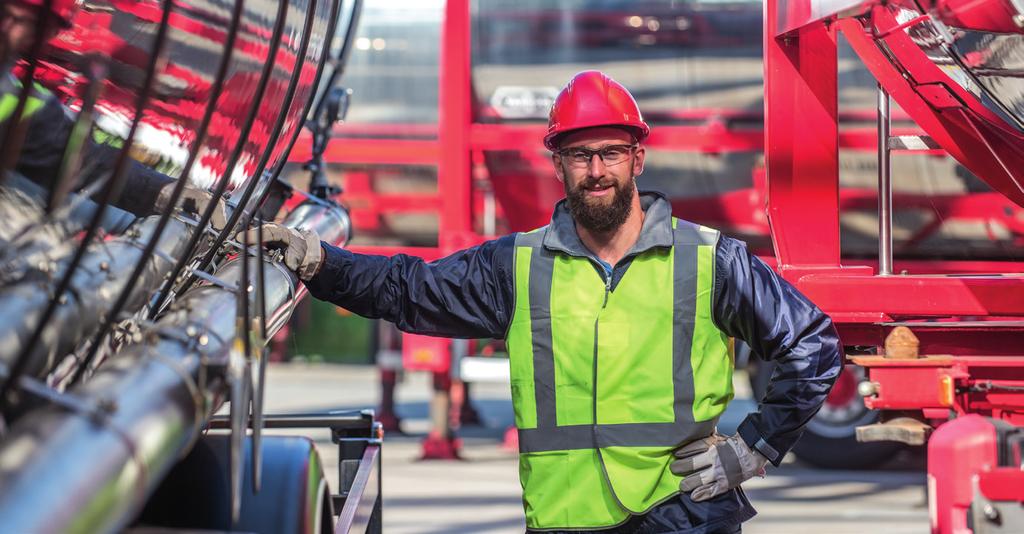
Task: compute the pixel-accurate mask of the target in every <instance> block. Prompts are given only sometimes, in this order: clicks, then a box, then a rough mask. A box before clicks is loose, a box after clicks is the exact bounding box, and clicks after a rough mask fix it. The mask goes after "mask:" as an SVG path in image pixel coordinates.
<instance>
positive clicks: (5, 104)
mask: <svg viewBox="0 0 1024 534" xmlns="http://www.w3.org/2000/svg"><path fill="white" fill-rule="evenodd" d="M45 103H46V102H45V101H44V100H42V99H40V98H37V97H34V96H29V97H28V99H27V100H26V101H25V109H24V111H22V114H21V117H22V119H25V118H28V117H31V116H32V115H33V114H35V112H37V111H39V110H40V109H42V107H43V104H45ZM17 107H18V95H14V94H5V95H3V96H0V122H4V121H6V120H8V119H10V118H11V115H12V114H13V113H14V109H15V108H17Z"/></svg>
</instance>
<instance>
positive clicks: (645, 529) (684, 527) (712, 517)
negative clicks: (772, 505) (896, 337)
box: [527, 488, 757, 534]
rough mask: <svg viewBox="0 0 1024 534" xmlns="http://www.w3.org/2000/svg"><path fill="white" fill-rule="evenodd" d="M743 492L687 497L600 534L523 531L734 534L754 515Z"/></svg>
mask: <svg viewBox="0 0 1024 534" xmlns="http://www.w3.org/2000/svg"><path fill="white" fill-rule="evenodd" d="M755 514H757V512H756V511H754V507H753V506H751V505H750V501H748V500H747V496H746V495H744V493H743V490H742V489H740V488H736V489H735V490H732V491H728V492H726V493H724V494H722V495H719V496H718V497H715V498H713V499H710V500H707V501H701V502H694V501H693V500H691V499H690V496H689V495H688V494H685V493H683V494H679V495H676V496H675V497H673V498H671V499H669V500H667V501H665V502H663V503H661V504H659V505H657V506H655V507H654V508H651V509H650V510H648V511H647V513H645V514H643V515H637V516H633V517H631V518H630V519H629V520H628V521H626V522H625V523H623V524H621V525H619V526H616V527H612V528H606V529H600V530H565V531H550V530H538V531H533V530H527V533H528V534H541V533H543V534H585V533H592V534H737V533H739V532H742V523H743V522H744V521H746V520H748V519H750V518H751V517H754V515H755Z"/></svg>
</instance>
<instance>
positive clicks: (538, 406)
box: [507, 218, 733, 529]
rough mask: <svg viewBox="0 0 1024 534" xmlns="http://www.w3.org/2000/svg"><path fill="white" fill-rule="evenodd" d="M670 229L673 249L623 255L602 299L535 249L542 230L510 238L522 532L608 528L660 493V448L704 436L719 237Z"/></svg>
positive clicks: (665, 486) (587, 267)
mask: <svg viewBox="0 0 1024 534" xmlns="http://www.w3.org/2000/svg"><path fill="white" fill-rule="evenodd" d="M672 227H673V236H674V240H673V241H674V243H673V246H672V248H665V247H660V248H653V249H650V250H647V251H645V252H642V253H641V254H639V255H638V256H636V257H635V258H634V259H633V261H632V264H631V265H630V266H629V268H628V270H627V271H626V273H625V274H624V275H623V276H622V278H621V280H620V281H619V282H618V285H617V286H616V287H615V288H614V291H610V290H609V287H610V282H606V281H605V280H603V279H602V277H601V275H600V274H598V272H597V270H596V269H595V268H594V265H593V263H592V260H590V259H588V258H585V257H576V256H572V255H569V254H566V253H564V252H557V251H552V250H548V249H546V248H544V246H543V245H542V240H543V236H544V231H545V230H544V229H543V228H542V229H539V230H534V231H533V232H529V233H523V234H519V235H518V236H517V237H516V244H515V300H516V302H515V311H514V314H513V317H512V322H511V325H510V327H509V331H508V335H507V344H508V351H509V358H510V360H511V381H512V403H513V407H514V409H515V422H516V426H517V427H518V429H519V477H520V482H521V484H522V486H523V503H524V507H525V509H526V524H527V527H529V528H531V529H546V528H547V529H552V528H599V527H607V526H613V525H617V524H619V523H622V522H623V521H625V520H627V519H628V518H629V516H630V514H631V513H632V514H642V513H644V512H646V511H647V510H649V509H650V508H651V507H653V506H655V505H656V504H659V503H661V502H664V501H665V500H667V499H669V498H671V497H673V496H674V495H676V494H677V493H679V483H680V481H681V480H682V479H681V477H679V476H676V475H674V474H672V472H671V471H670V470H669V465H670V464H671V463H672V460H673V456H672V450H673V448H675V447H677V446H679V445H681V444H683V443H687V442H689V441H692V440H694V439H698V438H703V437H706V436H708V435H711V434H712V433H713V432H714V429H715V425H716V423H717V422H718V417H719V416H720V415H721V413H722V412H723V411H724V410H725V407H726V405H727V404H728V403H729V401H730V400H732V397H733V390H732V372H733V357H732V353H731V351H730V348H729V339H728V337H727V336H726V335H725V334H724V333H722V331H721V330H719V329H718V327H717V326H716V325H715V324H714V322H713V320H712V305H713V304H712V292H713V287H714V264H715V247H716V245H717V242H718V236H719V234H718V232H717V231H715V230H711V229H709V228H704V227H700V226H697V225H694V224H691V223H688V222H686V221H681V220H678V219H675V218H673V219H672ZM595 385H596V388H595Z"/></svg>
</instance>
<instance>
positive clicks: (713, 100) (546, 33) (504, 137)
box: [291, 0, 1024, 467]
mask: <svg viewBox="0 0 1024 534" xmlns="http://www.w3.org/2000/svg"><path fill="white" fill-rule="evenodd" d="M521 4H522V3H521V2H515V1H511V0H496V1H495V2H488V3H478V4H475V5H474V4H473V3H471V2H468V1H467V0H450V1H447V2H445V3H444V4H443V5H441V4H436V5H437V6H439V7H436V8H435V10H434V11H431V10H430V9H428V8H422V7H420V6H419V5H417V9H420V11H415V13H413V14H406V15H404V16H405V17H407V19H408V20H403V19H402V17H403V14H402V13H398V12H396V10H394V9H392V8H390V7H389V3H387V2H381V3H380V5H379V6H375V5H374V3H373V2H371V3H369V5H367V7H366V15H364V17H363V20H362V22H361V25H362V27H363V29H362V30H361V33H360V38H359V39H357V41H360V40H361V41H362V42H363V45H362V48H359V47H358V46H357V50H356V51H355V52H354V54H353V61H352V65H350V68H349V69H348V70H347V71H346V79H345V83H346V84H347V85H351V86H353V87H354V90H355V94H354V97H353V98H354V99H355V101H356V102H357V105H356V106H354V111H353V114H352V115H351V116H350V118H349V121H348V122H347V123H346V124H344V125H341V126H339V127H338V128H337V129H336V130H335V132H334V137H333V139H332V140H331V141H330V143H329V144H328V147H327V152H326V154H325V159H326V161H327V162H328V163H329V164H333V165H334V166H335V167H334V168H335V169H340V173H339V174H340V175H341V176H336V179H338V180H339V182H341V183H343V185H344V188H345V195H344V197H343V198H344V202H345V203H346V205H347V207H348V208H349V209H350V211H351V214H352V220H353V226H354V232H355V241H354V242H353V243H351V244H350V248H352V249H353V250H357V251H360V252H367V253H380V254H394V253H400V252H404V253H411V254H414V255H418V256H421V257H424V258H426V259H434V258H437V257H440V256H442V255H444V254H446V253H449V252H451V251H453V250H456V249H458V248H461V247H464V246H467V245H471V244H474V243H477V242H479V241H482V240H484V239H486V238H488V237H491V236H493V235H495V234H500V233H504V232H506V231H519V230H527V229H531V228H535V227H538V226H541V225H544V224H546V223H547V220H548V218H549V216H550V210H551V207H552V206H553V205H554V203H555V202H556V201H557V200H559V199H560V198H561V197H562V196H563V192H562V189H561V185H560V184H559V183H558V182H557V181H556V180H554V179H553V177H552V176H551V167H550V165H551V163H550V159H549V155H548V153H547V152H546V151H545V150H544V149H543V145H542V143H541V138H542V137H543V134H544V131H545V126H546V120H545V119H546V110H547V107H548V106H549V105H550V102H549V101H547V100H545V99H546V98H548V99H549V98H551V97H553V94H554V92H557V87H555V88H550V87H548V88H547V89H545V86H543V85H541V84H558V83H561V82H562V81H564V80H565V79H568V77H569V76H571V75H572V74H573V73H575V72H576V71H578V70H583V69H585V68H593V67H595V66H597V67H599V68H602V69H603V70H605V71H606V72H610V73H612V75H613V76H614V77H615V78H616V79H617V80H620V81H622V82H623V83H625V84H626V85H627V86H628V87H630V89H631V91H632V92H633V93H634V95H637V98H638V100H639V101H640V105H641V108H642V109H643V110H644V115H645V119H646V120H647V121H648V122H649V123H651V124H652V126H653V132H652V135H651V137H650V138H649V139H648V142H647V146H648V149H649V157H648V165H647V170H646V171H645V175H644V176H643V177H641V179H640V185H641V187H652V188H654V189H659V190H662V191H665V192H667V193H669V196H670V199H671V200H672V202H673V206H674V211H675V213H676V214H677V215H678V216H680V217H684V218H687V219H690V220H695V221H698V222H700V223H702V224H706V225H709V226H712V227H715V228H719V229H721V230H723V231H725V232H726V233H729V234H731V235H734V236H737V237H741V238H743V239H745V240H746V241H747V242H748V244H749V245H750V246H751V248H752V249H754V250H756V251H758V253H759V254H763V255H764V257H765V259H766V260H768V261H769V262H770V263H772V264H774V262H775V261H776V258H775V257H774V256H773V254H775V250H777V249H776V248H775V245H777V244H778V243H779V240H778V239H773V234H772V233H771V232H770V229H769V218H768V216H767V215H766V211H765V209H764V207H765V205H766V204H767V202H768V199H769V188H768V186H767V181H766V180H765V169H764V167H763V163H762V161H763V158H762V156H761V152H762V151H763V149H764V146H765V145H764V127H763V124H764V114H763V113H762V111H761V110H762V108H763V107H764V106H763V103H762V98H763V95H764V91H763V90H762V86H761V80H762V70H763V68H762V45H761V38H760V37H761V34H760V25H761V24H762V4H761V2H759V1H752V0H733V1H729V2H715V3H692V4H691V3H688V2H687V3H684V2H669V1H667V0H666V1H664V2H657V1H655V2H644V3H637V2H621V3H615V2H595V3H594V5H593V6H590V7H591V8H592V9H576V10H573V9H570V8H569V7H568V6H569V4H570V3H559V2H551V3H545V4H544V5H543V6H540V4H538V5H537V6H532V5H531V6H523V5H521ZM572 5H573V6H576V8H579V4H578V3H575V4H572ZM374 9H379V10H382V11H383V12H385V13H384V14H382V15H381V17H380V21H379V23H377V25H376V26H375V25H374V24H375V21H374V19H373V12H374ZM406 11H408V10H406ZM581 11H586V13H581ZM385 14H386V16H384V15H385ZM554 21H560V22H558V23H555V22H554ZM610 25H615V27H614V29H612V28H611V26H610ZM416 32H422V33H423V37H422V38H421V39H419V40H417V39H416V38H415V37H414V36H415V35H418V34H417V33H416ZM591 34H600V35H599V36H595V35H591ZM652 36H653V37H652ZM610 41H614V42H610ZM438 43H439V45H440V46H439V49H437V46H438ZM431 46H434V47H435V50H436V54H435V55H431V54H430V53H429V49H430V47H431ZM392 47H394V50H395V51H394V52H390V51H391V50H392ZM424 50H427V52H425V51H424ZM574 50H575V51H576V52H581V51H582V53H578V54H576V55H573V53H575V52H573V53H570V52H572V51H574ZM567 51H568V52H567ZM840 52H841V53H840V56H841V58H840V60H841V61H845V63H843V65H844V69H846V70H845V73H846V75H847V78H848V79H849V78H855V79H856V78H858V77H861V78H867V77H868V76H869V75H868V73H867V71H865V70H863V67H857V66H854V63H856V64H857V65H859V60H858V59H857V58H856V55H855V54H854V53H853V52H852V51H850V50H848V49H846V48H841V49H840ZM389 53H392V54H394V56H393V57H398V56H399V55H401V57H402V58H406V57H409V56H416V57H418V58H420V59H417V60H416V61H414V62H410V63H397V64H395V63H389V62H388V60H387V54H389ZM417 54H419V55H417ZM843 54H845V55H846V56H848V57H844V56H843ZM377 57H384V59H381V60H377V59H374V58H377ZM666 58H667V59H666ZM402 61H405V60H404V59H403V60H402ZM851 62H852V63H851ZM633 65H639V66H636V67H635V68H634V67H633ZM857 68H859V69H861V70H860V71H857V70H856V69H857ZM629 69H633V70H629ZM424 72H428V73H429V74H423V73H424ZM858 72H862V73H863V76H861V75H859V74H857V73H858ZM538 73H541V74H538ZM652 73H655V74H652ZM851 73H852V74H857V75H856V76H854V75H851ZM368 79H370V80H382V81H381V82H379V83H376V84H368V83H366V80H368ZM862 81H863V80H862ZM519 84H521V86H520V85H519ZM397 87H410V88H413V89H408V90H407V91H409V92H412V93H414V94H413V95H411V96H410V95H404V94H399V92H400V91H399V90H398V89H396V88H397ZM669 88H670V89H669ZM548 89H551V91H548V92H545V91H546V90H548ZM855 89H856V91H849V90H847V91H846V92H842V91H841V92H840V99H841V101H842V102H841V104H840V107H839V109H838V110H837V112H836V118H838V119H839V123H840V127H839V129H838V132H837V134H836V135H837V140H836V143H837V147H838V148H839V149H841V150H842V152H843V154H844V156H843V158H844V159H841V160H840V165H842V166H844V171H850V170H851V167H852V168H853V169H852V170H853V171H855V172H854V173H853V174H857V172H859V173H860V174H861V175H864V176H861V177H860V179H859V180H860V181H854V182H853V183H848V182H849V181H848V182H847V183H844V184H843V185H842V187H835V188H834V189H830V192H829V193H828V194H831V195H834V196H833V197H831V200H829V202H830V204H829V205H831V204H834V202H832V201H833V200H835V199H838V206H837V210H838V211H837V212H832V213H831V215H832V216H835V215H839V216H842V217H844V218H845V219H844V221H843V223H842V224H841V225H840V224H839V223H838V222H836V221H833V222H832V223H830V226H826V227H821V228H818V229H817V230H815V232H811V233H818V234H821V233H823V232H824V233H828V232H829V231H831V230H833V229H835V228H837V227H841V228H842V239H841V241H842V249H841V252H842V257H843V259H844V260H843V261H844V265H850V266H858V267H860V268H861V269H862V270H863V272H870V270H871V269H873V268H875V266H876V265H877V260H876V259H875V258H873V257H871V256H873V250H874V247H875V241H876V239H877V238H876V237H875V235H874V234H873V228H874V223H873V222H870V221H873V219H874V217H875V214H874V211H875V209H876V196H877V192H876V190H875V188H874V185H873V182H874V170H873V167H872V166H873V165H875V161H874V157H873V153H874V152H875V150H876V146H877V134H876V132H875V130H874V122H875V113H874V112H873V110H872V109H871V108H872V107H873V106H874V98H873V90H874V85H873V82H872V83H871V85H869V86H868V85H865V84H864V83H862V84H861V86H860V87H855ZM858 91H859V92H858ZM384 94H388V95H391V96H390V97H389V98H385V97H384V96H382V95H384ZM723 94H725V95H728V96H727V97H722V96H719V95H723ZM864 94H867V95H868V96H867V97H866V98H865V97H863V95H864ZM666 95H670V96H666ZM709 95H710V96H709ZM858 95H861V96H858ZM417 106H419V107H417ZM517 106H518V107H517ZM503 108H505V109H503ZM368 109H373V110H377V112H376V114H375V115H373V114H368V113H366V112H365V110H368ZM360 110H363V111H360ZM892 121H893V124H892V131H891V134H892V135H895V136H901V137H900V139H904V140H907V142H911V141H910V140H912V139H920V135H921V134H922V133H923V132H922V130H921V128H919V127H918V126H917V125H916V124H914V123H913V122H912V121H911V118H910V117H909V116H908V114H907V113H906V112H905V111H903V110H895V111H893V113H892ZM310 146H311V143H310V139H309V138H308V137H305V138H300V139H299V141H298V143H297V145H296V149H295V150H294V151H293V153H292V155H291V161H293V162H303V161H306V159H307V158H308V154H309V149H310ZM912 148H913V147H911V146H900V145H896V146H894V147H893V150H894V151H897V152H899V153H900V157H899V159H898V160H896V162H894V169H896V171H897V172H899V173H900V176H902V177H908V178H911V179H912V180H910V181H914V180H916V181H917V182H916V183H917V184H918V185H916V186H909V187H908V186H906V185H904V184H900V183H897V187H896V189H895V191H894V192H893V204H894V206H895V209H896V223H897V224H896V231H895V237H896V242H895V245H894V249H895V256H896V258H895V260H894V265H893V267H892V268H893V270H894V272H900V271H903V270H906V271H908V272H913V273H927V274H941V273H949V272H972V273H985V272H1001V271H1009V272H1021V271H1024V264H1021V263H1016V262H1012V261H997V262H993V261H989V260H993V259H999V260H1018V261H1019V259H1020V258H1021V257H1024V249H1021V248H1020V247H1019V245H1020V244H1021V243H1022V242H1024V210H1022V209H1021V208H1020V206H1018V205H1016V204H1014V203H1013V202H1012V201H1010V200H1008V199H1007V198H1006V197H1005V196H1004V195H1002V194H1000V193H998V192H993V191H990V190H988V188H987V186H985V185H984V183H983V182H981V181H980V180H976V179H973V182H977V183H976V184H973V185H972V183H971V182H972V180H968V179H967V178H966V177H960V176H959V175H960V174H963V175H969V174H971V173H970V172H969V171H967V170H964V169H962V168H955V166H954V165H952V164H949V158H948V156H946V152H945V151H944V150H942V149H941V148H938V147H937V146H935V145H931V146H924V147H918V148H924V150H917V151H912V150H911V149H912ZM908 162H910V164H912V166H910V167H909V168H908ZM901 165H902V167H901ZM868 167H871V168H868ZM864 171H866V172H864ZM410 176H411V177H413V178H415V177H423V176H425V177H426V178H427V179H426V180H425V181H426V182H429V186H428V187H423V188H421V189H420V190H419V191H418V192H412V191H410V189H409V188H407V187H404V185H405V184H407V183H408V181H409V179H410ZM434 176H436V180H435V179H434ZM935 177H939V178H935ZM863 178H866V179H867V182H869V185H865V183H864V182H865V180H864V179H863ZM971 178H973V177H971ZM389 180H395V181H396V182H398V183H400V184H402V186H403V187H394V186H393V187H391V188H390V189H389V188H388V187H387V184H388V183H389V182H388V181H389ZM401 180H404V181H401ZM929 180H931V181H929ZM942 180H945V182H944V183H945V184H946V185H942V184H941V183H939V182H941V181H942ZM382 184H383V186H382ZM936 184H938V185H936ZM950 185H952V187H950ZM774 195H775V197H776V200H778V193H774ZM794 202H798V201H794ZM787 209H789V208H787ZM797 209H798V210H804V209H806V206H803V205H801V206H800V207H799V208H797ZM433 214H437V217H436V222H435V221H434V220H433ZM797 216H799V215H797ZM401 217H405V218H409V219H412V223H410V224H406V225H405V227H404V228H398V226H399V224H397V223H395V222H394V221H395V220H396V219H398V218H401ZM856 217H860V218H861V219H862V220H861V221H860V222H864V221H863V219H868V220H869V224H868V229H867V230H866V231H865V230H864V228H862V227H860V228H859V227H857V224H859V223H858V221H857V220H855V218H856ZM410 225H411V226H412V231H413V233H414V235H411V234H410V233H408V227H409V226H410ZM861 226H863V225H861ZM958 227H959V228H961V229H962V228H967V229H968V233H967V234H965V235H959V236H954V237H952V238H950V237H949V236H950V235H951V232H950V229H951V228H952V229H954V230H955V229H956V228H958ZM403 231H405V232H406V233H403ZM798 231H799V232H803V233H807V232H805V228H800V229H799V230H798ZM829 235H830V236H831V234H829ZM819 237H820V236H819ZM838 241H839V239H838V238H837V236H831V237H829V239H822V240H821V242H822V245H821V246H825V245H824V243H832V245H829V246H834V247H835V252H836V254H839V252H840V249H839V243H838ZM786 254H788V253H786V252H780V258H782V257H786ZM835 261H836V262H838V261H839V259H838V256H837V257H836V259H835ZM893 298H894V300H895V299H897V297H896V296H894V297H893ZM861 304H864V303H863V302H861V303H859V304H857V305H855V306H854V307H855V308H856V310H863V309H865V308H863V307H862V306H861ZM837 311H842V310H837ZM855 313H856V312H855ZM963 313H968V312H963ZM860 326H864V325H860ZM864 328H868V329H870V327H869V326H864ZM944 332H945V334H943V335H946V336H947V337H950V336H952V337H958V336H961V335H963V334H962V333H961V332H960V331H944ZM940 333H941V332H940V330H936V331H935V334H934V335H933V338H935V336H938V335H940ZM849 335H852V334H848V336H849ZM858 335H860V334H858ZM883 336H884V329H883V330H879V329H875V331H873V333H871V335H869V336H867V337H869V338H870V341H864V340H863V339H861V341H856V340H854V338H852V337H851V338H850V341H849V342H848V344H851V345H853V344H858V343H861V342H865V343H867V344H871V343H875V344H877V343H880V339H881V338H882V337H883ZM861 337H862V338H863V337H864V336H861ZM975 337H976V338H977V339H975V340H974V341H972V343H973V344H972V345H971V346H973V347H976V350H978V351H982V352H984V351H985V350H987V349H986V348H985V346H984V344H985V343H988V342H989V341H990V340H992V339H993V338H990V337H989V336H986V335H983V334H982V335H977V336H975ZM406 341H407V342H408V341H409V340H406ZM851 370H852V368H851ZM761 374H762V375H763V376H766V375H767V374H768V373H761ZM857 376H858V374H857V373H844V374H843V375H842V377H841V380H842V381H843V382H842V384H841V386H842V387H837V388H836V392H837V393H836V394H834V395H833V396H832V397H830V399H829V404H828V407H827V409H825V410H822V412H821V414H819V417H818V420H816V423H815V425H812V428H810V429H809V431H808V433H807V434H805V437H804V439H803V440H801V442H800V443H799V444H798V448H797V453H798V455H800V456H801V458H804V459H807V460H809V461H812V462H814V463H817V464H819V465H826V466H833V467H851V466H854V465H861V466H867V465H871V464H873V463H876V462H877V461H879V460H881V459H886V458H888V457H890V456H891V453H892V449H891V448H889V449H887V450H883V448H882V447H878V448H876V449H875V450H874V451H869V450H868V449H869V448H870V447H861V448H857V449H854V447H855V446H856V443H855V441H854V427H855V426H856V425H857V424H865V423H870V422H874V421H875V419H877V416H876V415H875V414H872V413H871V412H870V411H868V410H866V409H865V407H864V404H863V402H862V401H861V400H860V397H859V396H857V395H856V394H853V393H852V392H855V391H856V385H857V380H858V379H857V378H856V377H857ZM755 386H757V384H756V383H755ZM756 390H757V388H756V387H755V391H756ZM843 392H846V393H847V394H845V395H842V394H841V393H843ZM817 423H821V426H820V428H819V427H818V426H817ZM819 430H820V432H819ZM812 437H813V438H814V439H812ZM818 438H820V439H818ZM835 447H841V448H843V449H844V450H851V451H853V450H856V451H857V453H858V455H860V457H859V459H857V460H854V459H853V453H851V454H850V455H849V456H848V457H845V458H841V459H838V458H835V457H834V455H832V454H831V452H830V451H831V450H832V449H833V448H835ZM860 453H864V454H862V455H861V454H860Z"/></svg>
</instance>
